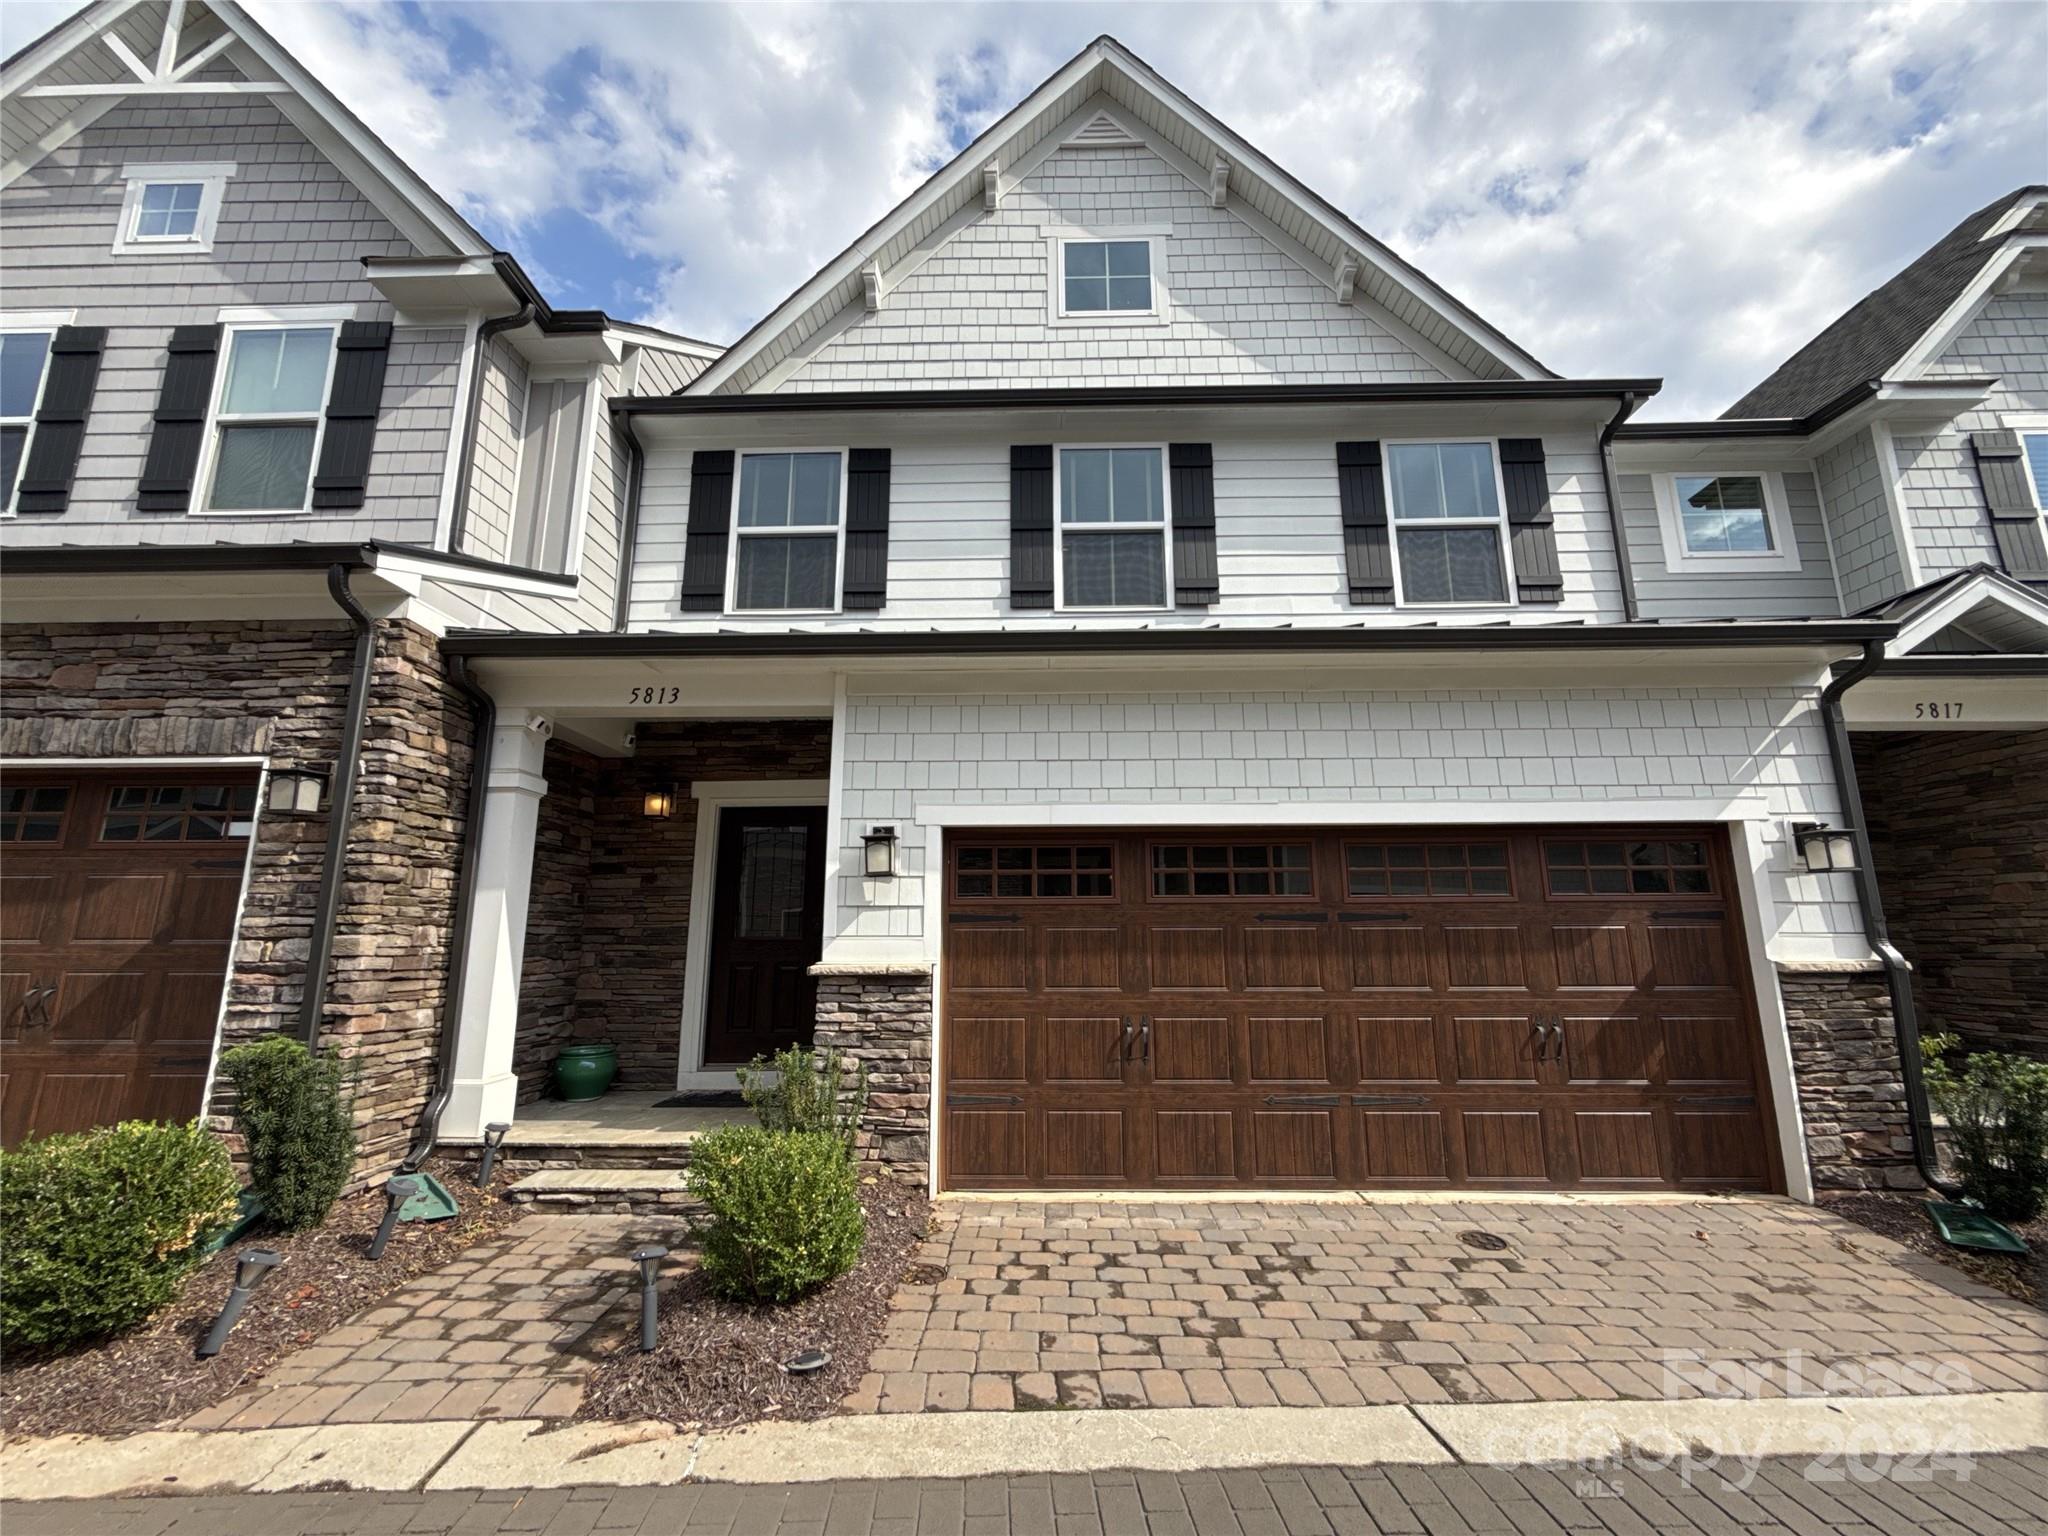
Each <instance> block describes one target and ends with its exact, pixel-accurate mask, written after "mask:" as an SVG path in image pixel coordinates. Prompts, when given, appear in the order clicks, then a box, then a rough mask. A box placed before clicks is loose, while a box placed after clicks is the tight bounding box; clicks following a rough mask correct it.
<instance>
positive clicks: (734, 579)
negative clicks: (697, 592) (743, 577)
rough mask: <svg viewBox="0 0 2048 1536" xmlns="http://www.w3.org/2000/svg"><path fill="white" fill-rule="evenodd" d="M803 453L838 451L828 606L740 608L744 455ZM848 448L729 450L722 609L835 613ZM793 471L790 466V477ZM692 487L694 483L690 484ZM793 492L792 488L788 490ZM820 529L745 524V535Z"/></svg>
mask: <svg viewBox="0 0 2048 1536" xmlns="http://www.w3.org/2000/svg"><path fill="white" fill-rule="evenodd" d="M806 453H836V454H838V455H839V520H838V521H837V522H836V523H834V524H833V525H832V537H833V544H834V548H833V552H832V606H831V607H829V608H742V607H740V606H739V595H740V594H739V575H740V487H741V486H742V485H743V484H744V483H745V481H746V464H747V460H748V459H772V458H780V457H788V458H794V457H795V456H797V455H798V454H806ZM849 457H850V451H849V450H848V449H846V448H751V449H749V448H742V449H739V450H738V451H736V452H735V453H734V454H733V460H732V504H731V505H730V506H729V507H728V508H727V509H726V525H725V526H726V530H727V532H726V540H725V543H726V549H725V609H724V611H725V612H726V613H728V614H765V615H767V616H769V617H771V618H802V617H816V616H817V615H820V614H836V613H839V612H840V611H841V610H842V609H843V608H844V606H845V601H846V495H847V470H848V459H849ZM794 479H795V472H794V469H793V468H792V471H791V481H792V485H793V484H794ZM691 489H692V490H693V491H694V490H695V489H696V487H695V485H694V483H693V484H692V486H691ZM792 494H794V491H792ZM824 531H825V530H824V529H823V528H821V527H820V526H819V525H818V524H816V523H803V524H791V525H790V526H788V527H786V528H749V529H747V530H746V537H748V538H750V539H760V538H771V539H772V538H785V539H793V538H813V539H815V538H818V537H820V536H821V535H822V534H823V533H824Z"/></svg>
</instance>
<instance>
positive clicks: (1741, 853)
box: [1728, 817, 1813, 1205]
mask: <svg viewBox="0 0 2048 1536" xmlns="http://www.w3.org/2000/svg"><path fill="white" fill-rule="evenodd" d="M1771 830H1772V829H1771V827H1770V825H1769V821H1768V818H1757V817H1745V818H1743V819H1741V820H1739V821H1737V822H1736V823H1735V824H1734V826H1733V827H1732V828H1731V835H1730V837H1729V839H1728V843H1729V848H1728V859H1729V864H1730V866H1731V867H1732V868H1733V870H1734V872H1735V881H1734V883H1735V899H1736V901H1737V902H1738V903H1740V905H1741V908H1742V937H1743V948H1744V949H1745V950H1746V951H1747V952H1748V957H1749V988H1750V995H1751V996H1752V997H1753V998H1755V1000H1756V1022H1757V1034H1758V1036H1759V1037H1760V1038H1761V1039H1762V1041H1763V1048H1764V1075H1765V1076H1766V1077H1768V1078H1769V1079H1770V1084H1771V1108H1772V1110H1773V1111H1774V1112H1775V1114H1776V1117H1777V1122H1778V1158H1779V1162H1780V1163H1781V1164H1782V1165H1783V1166H1784V1170H1785V1193H1786V1194H1787V1195H1789V1196H1790V1197H1791V1198H1792V1199H1794V1200H1798V1201H1802V1202H1804V1203H1805V1204H1808V1205H1811V1204H1812V1203H1813V1170H1812V1168H1811V1166H1810V1165H1809V1164H1808V1162H1807V1157H1806V1123H1805V1117H1804V1116H1803V1115H1802V1114H1801V1112H1800V1108H1799V1078H1798V1075H1797V1074H1796V1073H1795V1072H1794V1070H1793V1066H1792V1028H1791V1024H1790V1023H1789V1021H1788V1020H1787V1019H1786V1017H1785V994H1784V992H1783V991H1781V990H1780V988H1779V985H1778V968H1777V965H1776V964H1775V963H1774V961H1773V960H1772V958H1771V954H1770V946H1769V940H1768V939H1767V938H1766V937H1765V935H1766V934H1771V933H1775V932H1777V929H1778V911H1777V902H1776V900H1775V898H1774V897H1773V896H1772V895H1771V857H1772V855H1771V844H1770V835H1771Z"/></svg>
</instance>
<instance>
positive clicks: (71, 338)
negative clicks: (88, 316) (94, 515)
mask: <svg viewBox="0 0 2048 1536" xmlns="http://www.w3.org/2000/svg"><path fill="white" fill-rule="evenodd" d="M106 348H107V329H106V327H105V326H103V325H65V326H59V327H58V328H57V334H56V335H55V336H53V337H51V338H50V362H49V369H50V372H49V376H48V377H47V378H45V379H44V380H43V398H42V403H41V404H40V405H38V406H37V407H36V428H35V431H34V432H33V433H32V434H31V435H30V439H29V445H28V462H27V463H25V464H23V465H22V466H21V480H20V482H19V487H18V490H19V494H18V495H17V497H16V499H15V503H14V506H15V510H16V511H17V512H62V511H63V510H64V509H65V508H66V507H68V506H70V505H71V482H72V479H73V477H74V476H76V475H77V473H78V450H79V448H80V446H81V445H82V444H83V443H84V442H85V417H86V412H87V410H89V409H90V408H91V406H92V391H93V386H94V385H95V384H97V383H98V382H99V377H100V354H101V353H103V352H104V351H106Z"/></svg>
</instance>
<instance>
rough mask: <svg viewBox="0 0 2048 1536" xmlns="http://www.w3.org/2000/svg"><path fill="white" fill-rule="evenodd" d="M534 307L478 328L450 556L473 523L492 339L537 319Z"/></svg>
mask: <svg viewBox="0 0 2048 1536" xmlns="http://www.w3.org/2000/svg"><path fill="white" fill-rule="evenodd" d="M533 316H534V307H533V305H532V304H530V303H528V304H522V305H520V306H519V307H518V308H517V309H515V310H513V311H512V313H511V314H509V315H494V316H492V317H491V318H490V319H488V320H486V321H484V322H483V323H482V324H480V325H479V326H477V328H476V354H475V356H473V357H472V358H471V359H470V365H469V399H468V400H466V401H465V402H463V407H462V457H461V458H459V459H457V460H456V462H455V516H454V518H453V520H452V522H451V523H450V525H449V529H448V553H449V554H451V555H459V554H461V553H462V531H463V529H464V528H465V527H466V526H467V525H468V523H469V474H470V469H471V466H472V465H474V464H475V462H476V431H477V424H478V422H479V421H480V420H481V418H482V417H483V413H484V366H485V364H486V362H487V361H488V360H489V357H490V350H491V340H492V338H493V337H495V336H497V335H499V334H500V333H501V332H504V331H516V330H518V329H519V327H520V326H522V325H525V324H527V323H528V322H529V321H531V320H532V319H533Z"/></svg>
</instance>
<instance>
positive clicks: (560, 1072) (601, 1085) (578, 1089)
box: [555, 1045, 619, 1102]
mask: <svg viewBox="0 0 2048 1536" xmlns="http://www.w3.org/2000/svg"><path fill="white" fill-rule="evenodd" d="M618 1075H619V1050H618V1047H617V1046H614V1045H571V1046H565V1047H563V1049H562V1052H561V1054H560V1055H558V1056H556V1057H555V1091H556V1092H557V1093H559V1094H560V1095H561V1096H562V1097H563V1098H565V1099H568V1100H571V1101H572V1102H573V1101H575V1100H578V1099H595V1098H601V1097H602V1096H603V1094H604V1091H605V1090H606V1089H607V1088H609V1087H611V1085H612V1079H613V1078H615V1077H617V1076H618Z"/></svg>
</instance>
